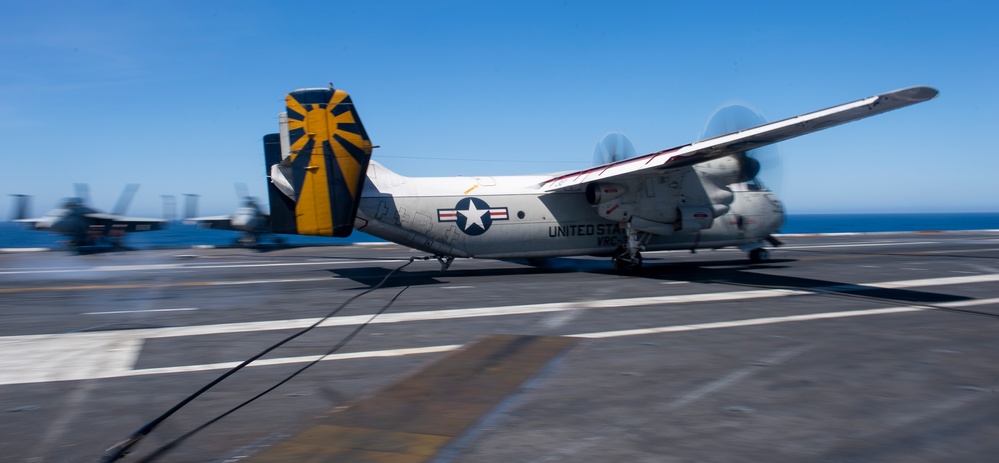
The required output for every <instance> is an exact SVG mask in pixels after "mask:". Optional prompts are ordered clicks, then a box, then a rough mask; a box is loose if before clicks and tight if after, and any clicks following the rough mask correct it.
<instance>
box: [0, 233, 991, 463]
mask: <svg viewBox="0 0 999 463" xmlns="http://www.w3.org/2000/svg"><path fill="white" fill-rule="evenodd" d="M780 239H781V241H783V242H784V244H785V245H784V246H783V247H781V248H779V249H778V250H776V251H774V252H773V254H772V257H773V260H771V261H770V262H767V263H762V264H751V263H749V261H748V260H747V259H746V256H745V254H744V253H742V252H740V251H738V250H717V251H703V250H702V251H699V252H697V253H689V252H666V253H648V254H645V255H644V269H643V273H642V274H641V275H637V276H621V275H618V274H617V273H616V272H614V270H613V269H612V268H611V264H610V262H608V261H607V259H606V258H586V257H577V258H555V259H549V260H547V261H544V262H519V261H497V260H482V259H464V260H456V261H455V262H454V263H453V264H452V265H451V267H450V269H449V270H448V271H446V272H441V271H440V264H439V263H438V262H437V261H436V260H433V259H431V260H415V261H412V262H411V260H412V258H423V257H426V255H425V254H424V253H421V252H418V251H414V250H411V249H408V248H405V247H401V246H397V245H394V244H388V243H368V244H363V245H350V246H321V247H297V248H295V247H289V248H280V247H270V248H264V249H261V250H251V249H241V248H216V249H155V250H142V251H127V252H115V253H98V254H89V255H75V254H72V253H69V252H64V251H47V252H26V253H0V307H2V308H0V316H2V320H3V323H0V417H2V419H0V433H2V435H3V436H4V439H2V441H0V455H4V459H5V460H6V461H18V462H49V461H52V462H55V461H76V462H79V461H98V460H99V458H100V457H101V455H102V453H103V452H104V450H105V449H107V448H108V447H110V446H112V445H113V444H115V443H116V442H118V441H120V440H122V439H124V438H126V437H127V436H129V435H130V434H131V433H132V432H133V431H135V430H136V429H138V428H139V427H141V426H142V425H144V424H146V423H148V422H150V421H151V420H153V419H155V418H156V417H158V416H159V415H160V414H162V413H163V412H165V411H166V410H168V409H170V408H171V407H172V406H174V405H175V404H176V403H178V402H179V401H181V400H183V399H184V398H185V397H187V396H188V395H190V394H192V393H193V392H195V391H197V390H198V389H199V388H201V387H202V386H203V385H205V384H207V383H208V382H210V381H212V380H214V379H215V378H217V377H219V376H220V375H222V374H223V373H225V372H226V371H228V370H229V369H231V368H233V367H234V366H236V365H238V364H240V362H242V361H244V360H245V359H247V358H249V357H251V356H253V355H255V354H257V353H259V352H261V351H262V350H264V349H266V348H268V347H270V346H272V345H274V344H275V343H277V342H279V341H281V340H282V339H285V338H287V337H289V336H290V335H292V334H294V333H297V332H298V331H300V330H303V329H305V328H308V327H310V326H313V325H316V324H317V323H319V322H320V321H321V320H322V318H323V317H324V316H326V315H328V314H330V313H332V312H334V311H336V314H335V315H334V316H333V317H330V318H329V319H327V320H325V321H322V323H319V324H318V326H316V327H315V328H314V329H312V330H311V331H309V332H307V333H306V334H303V335H301V336H300V337H298V338H295V339H294V340H292V341H290V342H288V343H287V344H285V345H283V346H281V347H279V348H277V349H275V350H273V351H272V352H270V353H268V354H267V355H264V356H263V357H262V358H260V359H259V360H257V361H255V362H254V363H252V364H250V366H248V367H246V368H244V369H242V370H241V371H239V372H237V373H235V374H234V375H232V376H231V377H229V378H227V379H225V380H224V381H222V382H221V383H220V384H219V385H218V386H216V387H215V388H213V389H211V390H210V391H208V392H207V393H205V394H204V395H202V396H200V397H198V398H197V399H195V400H194V401H192V402H191V404H190V405H188V406H187V407H185V408H183V409H181V410H180V411H179V412H178V413H177V414H175V415H173V416H171V417H169V418H167V419H166V420H165V421H163V423H162V424H161V425H160V426H159V427H158V428H157V429H155V430H154V431H153V432H152V433H150V434H149V435H148V436H147V437H146V438H145V439H143V440H142V441H141V442H140V443H139V444H138V445H136V446H135V447H134V448H133V451H132V453H130V454H129V455H127V456H125V457H124V458H123V459H121V460H120V461H124V462H128V461H139V459H141V458H142V457H143V456H144V455H147V454H149V453H151V452H153V451H154V450H155V449H157V448H158V447H160V446H162V445H165V444H167V443H169V442H170V441H172V440H173V439H175V438H177V437H179V436H181V435H183V434H185V433H187V432H188V431H190V430H192V429H194V428H197V427H198V426H201V425H202V424H204V423H206V422H208V421H210V420H212V419H214V418H216V417H217V416H219V415H221V414H223V413H226V412H227V411H229V410H230V409H232V408H233V407H236V406H238V405H240V404H241V403H242V402H244V401H246V400H248V399H250V398H251V397H253V396H255V395H257V394H259V393H261V392H262V391H264V390H266V389H268V388H270V387H272V386H274V385H276V384H278V383H279V382H281V381H283V380H285V379H286V378H288V377H289V376H290V375H292V374H293V373H295V372H296V371H297V370H300V369H301V368H302V367H304V366H306V365H309V364H310V363H312V362H315V364H314V365H312V366H311V367H310V368H308V369H306V370H304V371H302V372H301V373H300V374H298V375H297V376H295V377H294V378H292V379H290V380H288V381H287V382H286V383H285V384H283V385H281V386H279V387H277V388H276V389H274V390H273V391H272V392H270V393H268V394H266V395H264V396H262V397H261V398H260V399H259V400H256V401H254V402H252V403H249V404H247V405H246V406H244V407H242V408H240V409H238V410H237V411H235V412H233V413H232V414H231V415H229V416H227V417H225V418H223V419H221V420H219V421H218V422H217V423H214V424H212V425H211V426H208V427H207V428H205V429H204V430H203V431H201V432H199V433H197V434H194V435H193V436H192V437H191V438H190V439H188V440H186V441H184V442H183V443H182V444H181V445H179V446H177V447H176V448H175V449H173V450H172V451H171V452H169V453H166V454H165V455H164V456H163V457H162V459H161V460H159V461H168V462H239V461H248V462H252V461H288V460H286V459H285V458H286V457H285V456H284V455H287V454H282V453H280V452H281V451H283V450H282V449H288V448H293V447H294V446H295V445H297V444H296V442H299V443H301V442H305V443H307V445H317V446H318V447H317V448H316V449H315V450H314V452H312V453H311V455H313V456H314V457H316V459H315V460H305V459H303V460H301V461H427V462H444V461H447V462H491V461H516V462H538V463H541V462H606V461H636V462H670V461H677V462H679V461H704V462H739V461H745V462H750V461H752V462H757V461H769V462H802V461H815V462H820V461H821V462H836V461H892V462H898V461H913V462H916V461H918V462H927V461H948V462H950V461H988V460H990V459H993V458H994V456H995V455H996V454H999V440H997V439H996V436H999V400H997V399H999V363H997V362H996V361H995V360H996V358H997V356H996V352H997V351H999V231H978V232H946V233H899V234H892V233H883V234H882V233H879V234H857V235H821V236H820V235H814V236H782V237H781V238H780ZM532 264H533V265H532ZM390 273H391V275H390V276H389V277H388V278H387V279H386V278H385V277H386V276H387V275H389V274H390ZM373 288H374V289H373ZM355 296H357V297H356V299H351V298H353V297H355ZM341 306H342V309H339V311H337V310H338V308H340V307H341ZM351 336H353V337H351ZM348 339H349V342H346V343H345V344H344V342H345V340H348ZM338 344H343V345H342V347H339V348H335V347H336V346H337V345H338ZM532 345H537V346H541V347H543V349H541V351H538V352H535V351H533V350H522V349H528V347H529V346H532ZM476 353H481V354H476ZM509 362H519V363H516V364H515V365H516V366H517V367H516V368H515V367H513V366H511V365H514V363H509ZM473 373H474V375H473ZM508 374H509V375H514V376H507V375H508ZM493 375H495V376H493ZM462 378H465V379H467V381H458V379H462ZM487 385H495V387H489V386H487ZM501 385H502V387H501ZM451 388H454V389H453V390H452V389H451ZM407 397H408V398H409V399H407ZM410 399H411V400H410ZM417 399H421V400H422V399H425V400H427V401H429V402H426V403H427V404H429V405H427V406H425V407H419V406H415V405H414V404H417V403H423V402H420V401H419V400H417ZM435 400H436V401H435ZM441 404H444V405H441ZM364 410H369V411H373V413H376V414H377V415H378V416H380V417H381V419H380V420H371V419H369V418H365V416H366V415H363V414H362V413H361V412H363V411H364ZM459 418H460V422H461V426H456V425H454V424H455V423H456V421H455V420H458V419H459ZM365 420H366V421H365ZM440 423H444V424H440ZM445 424H447V426H445ZM442 427H443V428H446V429H447V431H440V429H442ZM318 430H321V431H322V432H324V433H328V434H323V435H322V436H321V438H319V439H318V440H309V439H310V437H309V436H317V434H315V433H317V432H320V431H318ZM435 430H437V431H435ZM350 433H354V434H350ZM378 433H381V434H380V435H383V436H384V435H388V436H390V437H392V438H393V439H395V438H398V439H402V438H406V439H408V438H410V437H413V436H418V438H419V440H418V441H413V442H416V444H414V445H413V446H409V447H405V446H399V447H398V448H387V447H385V448H383V447H384V444H378V445H382V446H383V447H379V449H382V450H385V451H384V452H383V451H382V450H378V452H381V453H372V452H369V451H367V450H370V449H361V450H365V452H360V451H355V450H357V449H354V450H351V451H352V452H354V453H350V455H362V453H363V454H364V455H366V456H357V457H356V459H353V460H352V459H350V458H355V457H350V458H346V459H345V457H344V455H347V454H348V453H344V452H346V450H344V451H343V452H340V450H338V449H343V448H347V447H350V446H351V445H354V444H356V443H357V442H362V441H364V439H367V438H368V437H364V438H360V437H358V438H356V439H355V438H351V437H350V436H352V435H353V436H362V435H363V436H372V435H376V434H378ZM399 433H406V434H399ZM446 434H447V435H446ZM303 436H304V437H303ZM296 439H298V440H296ZM302 439H304V440H302ZM324 442H327V443H328V445H326V444H324ZM364 442H369V441H364ZM370 442H374V441H370ZM379 442H384V441H379ZM352 443H354V444H352ZM357 445H360V444H357ZM371 445H375V444H371ZM403 447H405V448H403ZM298 448H299V449H301V448H302V447H298ZM323 452H326V454H328V455H331V456H329V459H328V460H323V459H319V455H320V454H322V453H323ZM337 452H340V453H337ZM307 453H308V452H307ZM365 458H367V459H365ZM292 461H293V460H292Z"/></svg>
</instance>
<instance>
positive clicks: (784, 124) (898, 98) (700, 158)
mask: <svg viewBox="0 0 999 463" xmlns="http://www.w3.org/2000/svg"><path fill="white" fill-rule="evenodd" d="M937 93H939V92H938V91H937V90H936V89H934V88H931V87H910V88H906V89H902V90H896V91H894V92H888V93H885V94H882V95H875V96H872V97H869V98H864V99H862V100H858V101H854V102H852V103H847V104H843V105H839V106H834V107H832V108H828V109H823V110H821V111H815V112H812V113H808V114H803V115H801V116H796V117H792V118H789V119H784V120H782V121H777V122H772V123H769V124H764V125H761V126H757V127H753V128H751V129H746V130H741V131H738V132H733V133H730V134H727V135H721V136H718V137H714V138H709V139H706V140H701V141H697V142H694V143H691V144H688V145H683V146H678V147H676V148H670V149H667V150H663V151H659V152H655V153H651V154H646V155H644V156H639V157H636V158H631V159H626V160H623V161H618V162H613V163H610V164H604V165H602V166H597V167H593V168H590V169H586V170H581V171H576V172H571V173H568V174H562V175H558V176H556V177H554V178H552V179H550V180H547V181H545V182H543V183H542V184H541V190H542V191H544V192H552V191H557V190H561V189H564V188H568V187H571V186H575V185H582V184H586V183H589V182H593V181H596V180H606V179H610V178H614V177H620V176H623V175H629V174H636V173H638V172H643V173H647V172H644V171H648V170H653V169H660V170H662V169H672V168H677V167H684V166H689V165H692V164H697V163H701V162H705V161H710V160H712V159H717V158H720V157H724V156H729V155H732V154H736V153H740V152H744V151H747V150H751V149H755V148H759V147H762V146H766V145H769V144H772V143H777V142H780V141H784V140H787V139H790V138H794V137H798V136H801V135H805V134H808V133H812V132H817V131H819V130H823V129H827V128H829V127H834V126H837V125H840V124H845V123H847V122H852V121H856V120H859V119H863V118H865V117H870V116H873V115H876V114H881V113H885V112H888V111H891V110H893V109H898V108H903V107H905V106H909V105H913V104H916V103H920V102H923V101H927V100H930V99H933V98H934V97H936V96H937Z"/></svg>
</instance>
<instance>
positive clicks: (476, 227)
mask: <svg viewBox="0 0 999 463" xmlns="http://www.w3.org/2000/svg"><path fill="white" fill-rule="evenodd" d="M509 219H510V216H509V214H508V213H507V208H505V207H489V205H488V204H486V202H485V201H483V200H481V199H479V198H473V197H468V198H462V199H461V200H460V201H458V204H455V206H454V209H437V221H438V222H457V223H458V228H459V229H460V230H461V231H463V232H465V234H466V235H469V236H477V235H481V234H483V233H485V232H486V230H489V227H491V226H492V224H493V221H494V220H509Z"/></svg>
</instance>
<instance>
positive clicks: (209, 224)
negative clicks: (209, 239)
mask: <svg viewBox="0 0 999 463" xmlns="http://www.w3.org/2000/svg"><path fill="white" fill-rule="evenodd" d="M184 223H193V224H195V225H197V226H198V228H208V229H211V230H235V229H234V228H233V227H232V216H229V215H215V216H209V217H191V218H190V219H184Z"/></svg>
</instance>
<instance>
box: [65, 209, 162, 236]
mask: <svg viewBox="0 0 999 463" xmlns="http://www.w3.org/2000/svg"><path fill="white" fill-rule="evenodd" d="M85 217H89V218H91V219H93V220H96V221H99V222H102V223H104V224H105V225H108V224H109V225H110V226H111V227H113V228H115V229H118V230H122V231H125V232H141V231H154V230H162V229H163V227H165V226H166V223H167V221H166V220H164V219H151V218H147V217H122V216H120V215H114V214H104V213H94V214H86V215H85Z"/></svg>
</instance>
